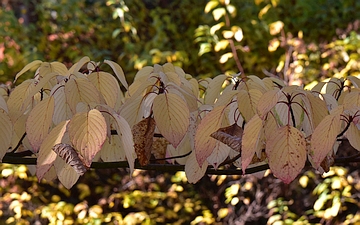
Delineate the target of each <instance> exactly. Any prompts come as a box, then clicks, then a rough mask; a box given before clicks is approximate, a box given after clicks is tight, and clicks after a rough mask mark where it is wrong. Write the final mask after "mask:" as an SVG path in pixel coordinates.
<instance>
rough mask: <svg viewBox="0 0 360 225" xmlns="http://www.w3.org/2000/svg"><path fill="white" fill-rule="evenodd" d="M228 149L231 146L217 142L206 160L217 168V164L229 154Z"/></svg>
mask: <svg viewBox="0 0 360 225" xmlns="http://www.w3.org/2000/svg"><path fill="white" fill-rule="evenodd" d="M230 149H231V148H230V147H229V146H227V145H226V144H223V143H222V142H217V143H216V145H215V148H214V150H213V152H212V153H211V155H209V157H207V159H206V160H207V162H208V163H209V164H210V165H212V166H213V167H214V168H215V169H217V168H218V167H219V165H220V164H221V163H222V162H224V161H225V159H226V158H227V157H228V156H229V152H230Z"/></svg>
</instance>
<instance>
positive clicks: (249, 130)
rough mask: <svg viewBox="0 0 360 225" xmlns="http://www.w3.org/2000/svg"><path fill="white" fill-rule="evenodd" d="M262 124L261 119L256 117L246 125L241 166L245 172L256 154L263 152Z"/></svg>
mask: <svg viewBox="0 0 360 225" xmlns="http://www.w3.org/2000/svg"><path fill="white" fill-rule="evenodd" d="M262 122H263V121H262V120H261V119H260V117H259V116H258V115H255V116H254V117H253V118H251V120H250V121H249V122H248V123H247V124H246V125H245V128H244V134H243V137H242V143H241V166H242V170H243V171H244V172H245V169H246V168H247V167H248V165H249V164H250V163H251V161H252V159H253V157H254V155H255V153H256V152H259V151H261V150H262V147H263V141H264V140H262V138H261V137H262V133H263V124H262Z"/></svg>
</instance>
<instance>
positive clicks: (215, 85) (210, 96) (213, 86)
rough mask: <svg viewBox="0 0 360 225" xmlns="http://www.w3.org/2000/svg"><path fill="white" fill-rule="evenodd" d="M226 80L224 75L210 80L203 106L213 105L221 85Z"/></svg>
mask: <svg viewBox="0 0 360 225" xmlns="http://www.w3.org/2000/svg"><path fill="white" fill-rule="evenodd" d="M227 78H228V76H226V75H218V76H216V77H214V79H212V80H211V81H210V83H209V85H208V87H207V89H206V92H205V104H209V105H210V104H214V102H215V100H216V99H217V98H218V97H219V95H220V92H221V89H222V85H223V84H224V81H225V80H226V79H227Z"/></svg>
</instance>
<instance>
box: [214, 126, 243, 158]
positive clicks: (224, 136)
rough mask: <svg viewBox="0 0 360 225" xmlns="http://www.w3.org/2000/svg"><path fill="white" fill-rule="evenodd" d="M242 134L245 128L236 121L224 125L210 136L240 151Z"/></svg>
mask: <svg viewBox="0 0 360 225" xmlns="http://www.w3.org/2000/svg"><path fill="white" fill-rule="evenodd" d="M242 134H243V129H242V128H241V127H239V126H238V125H237V124H236V123H234V124H233V125H231V126H228V127H222V128H220V129H218V130H217V131H215V132H214V133H212V134H211V135H210V136H211V137H213V138H215V139H216V140H219V141H221V142H222V143H224V144H226V145H228V146H229V147H230V148H232V149H234V150H235V151H238V152H240V150H241V139H242Z"/></svg>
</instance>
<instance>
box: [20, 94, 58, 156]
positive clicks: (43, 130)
mask: <svg viewBox="0 0 360 225" xmlns="http://www.w3.org/2000/svg"><path fill="white" fill-rule="evenodd" d="M54 104H55V103H54V97H52V96H51V97H48V98H45V99H44V100H42V101H41V102H40V103H39V104H37V105H36V106H35V107H34V109H33V110H32V111H31V112H30V114H29V117H28V119H27V120H26V134H27V137H28V139H29V142H30V144H31V146H32V150H33V151H34V152H38V151H39V148H40V146H41V143H42V142H43V140H44V138H45V136H46V135H47V134H48V132H49V128H50V127H51V125H52V116H53V113H54Z"/></svg>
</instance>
